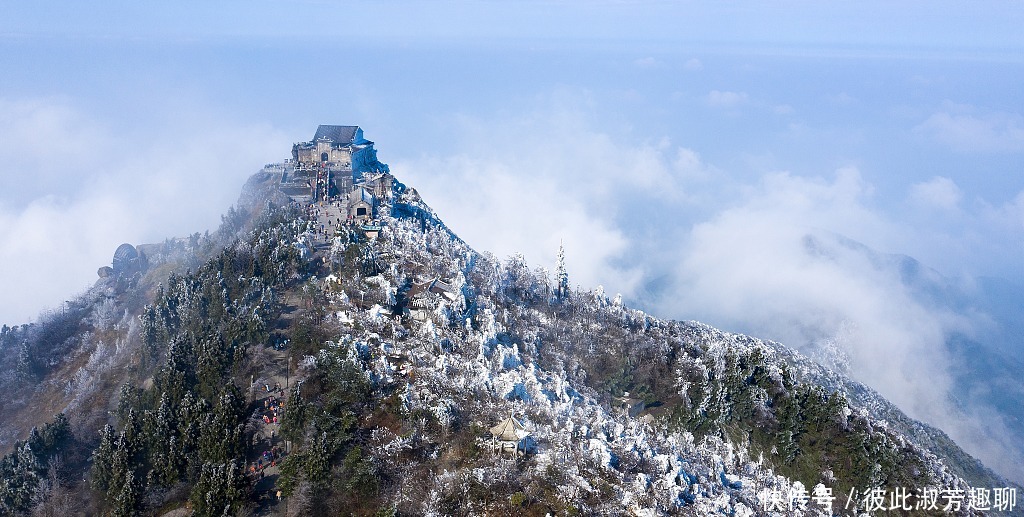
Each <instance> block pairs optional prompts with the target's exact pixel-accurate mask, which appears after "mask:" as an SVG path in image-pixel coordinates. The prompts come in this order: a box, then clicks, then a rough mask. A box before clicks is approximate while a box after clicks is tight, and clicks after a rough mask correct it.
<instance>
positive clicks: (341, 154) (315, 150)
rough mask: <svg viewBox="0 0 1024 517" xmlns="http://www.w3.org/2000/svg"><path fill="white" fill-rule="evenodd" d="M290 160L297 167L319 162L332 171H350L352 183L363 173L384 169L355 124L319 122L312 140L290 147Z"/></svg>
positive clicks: (369, 143)
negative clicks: (334, 124) (341, 124)
mask: <svg viewBox="0 0 1024 517" xmlns="http://www.w3.org/2000/svg"><path fill="white" fill-rule="evenodd" d="M292 159H293V160H295V163H296V165H298V166H299V167H310V166H315V165H323V166H325V167H327V168H328V169H330V170H333V171H351V173H352V176H353V178H354V179H355V180H356V182H358V181H359V179H360V178H361V176H362V175H363V174H367V173H380V172H388V166H387V165H385V164H383V163H380V162H379V161H377V151H376V150H375V149H374V148H373V142H371V141H369V140H367V139H366V138H364V137H363V130H362V129H360V128H359V126H331V125H326V124H321V125H320V126H318V127H317V128H316V133H315V134H314V135H313V139H312V140H310V141H308V142H299V143H297V144H294V145H293V146H292Z"/></svg>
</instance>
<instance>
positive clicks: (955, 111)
mask: <svg viewBox="0 0 1024 517" xmlns="http://www.w3.org/2000/svg"><path fill="white" fill-rule="evenodd" d="M914 131H916V132H918V133H921V134H924V135H927V136H929V137H931V138H933V139H935V140H936V141H938V142H940V143H942V144H945V145H947V146H949V147H950V148H952V149H954V150H957V151H961V152H974V153H994V152H1012V153H1018V152H1022V151H1024V117H1021V116H1020V115H1019V114H1016V113H1004V112H987V113H985V112H981V110H978V109H977V108H974V107H972V106H959V105H953V104H949V103H947V106H946V109H945V110H944V111H940V112H936V113H934V114H932V115H931V116H930V117H928V118H927V119H926V120H925V121H924V122H922V123H921V124H919V125H918V126H917V127H915V128H914Z"/></svg>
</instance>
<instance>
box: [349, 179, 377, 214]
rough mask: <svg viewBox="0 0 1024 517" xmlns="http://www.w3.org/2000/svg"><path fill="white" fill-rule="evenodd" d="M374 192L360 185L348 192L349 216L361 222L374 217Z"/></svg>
mask: <svg viewBox="0 0 1024 517" xmlns="http://www.w3.org/2000/svg"><path fill="white" fill-rule="evenodd" d="M373 202H374V199H373V194H371V193H370V191H368V190H366V189H365V188H362V187H358V188H356V189H355V190H353V191H352V192H349V194H348V217H349V219H353V220H355V221H359V222H365V221H369V220H371V219H373V204H374V203H373Z"/></svg>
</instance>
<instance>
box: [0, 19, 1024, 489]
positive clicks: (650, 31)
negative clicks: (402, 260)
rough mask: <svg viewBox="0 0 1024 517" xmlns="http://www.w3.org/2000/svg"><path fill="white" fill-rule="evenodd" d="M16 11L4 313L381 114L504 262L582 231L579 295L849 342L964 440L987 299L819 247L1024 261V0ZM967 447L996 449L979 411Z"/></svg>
mask: <svg viewBox="0 0 1024 517" xmlns="http://www.w3.org/2000/svg"><path fill="white" fill-rule="evenodd" d="M4 11H5V15H4V16H3V18H2V19H0V67H2V69H3V75H2V79H0V285H3V286H4V287H5V288H4V290H3V294H0V322H4V323H9V324H10V323H17V322H23V321H28V320H30V319H32V318H33V317H34V316H35V315H36V314H37V313H38V312H39V311H40V310H41V309H45V308H50V309H52V308H55V307H57V306H59V305H60V304H61V302H62V301H63V300H66V299H68V297H69V296H72V295H73V294H74V293H76V292H80V291H81V290H82V289H84V288H85V287H86V286H88V285H90V284H91V283H92V282H93V281H94V279H95V271H96V268H98V267H99V266H101V265H104V264H108V263H109V261H110V257H111V255H112V253H113V250H114V249H115V248H116V247H117V245H119V244H120V243H122V242H132V243H141V242H158V241H161V240H163V239H164V238H165V237H168V236H180V235H186V234H189V233H192V232H195V231H201V230H204V229H207V228H213V227H215V226H216V225H217V223H218V222H219V216H220V214H221V213H222V212H223V211H224V210H225V209H226V207H227V206H229V205H230V204H231V203H233V202H234V200H235V199H236V198H237V194H238V189H239V187H240V185H241V184H242V182H243V181H244V180H245V178H246V177H248V176H249V175H250V174H252V173H253V172H255V171H256V170H257V169H258V168H259V167H260V166H262V165H263V164H265V163H269V162H274V161H280V160H282V159H283V158H285V157H287V156H288V153H289V150H290V145H291V143H293V142H295V141H300V140H306V139H308V138H310V137H311V136H312V133H313V131H314V130H315V127H316V125H317V124H321V123H331V124H359V125H361V126H362V127H363V128H364V130H365V131H366V136H367V137H368V138H370V139H372V140H375V141H376V142H377V147H378V150H379V155H380V157H381V159H382V160H383V161H385V162H388V163H390V164H391V168H392V170H393V171H394V172H395V173H396V175H397V176H398V177H399V179H401V180H402V181H404V182H406V183H408V184H410V185H412V186H415V187H417V188H418V189H419V190H420V192H421V193H422V194H423V195H424V197H425V198H426V200H427V201H428V202H429V203H431V204H432V205H433V206H434V208H435V209H436V210H437V211H438V212H439V213H440V214H441V216H442V217H443V218H444V219H445V220H446V221H447V222H448V224H449V226H451V227H452V228H453V229H454V230H455V231H456V232H457V233H459V235H460V236H462V237H463V238H464V239H466V240H467V241H468V242H469V243H470V244H471V245H473V246H474V247H476V248H477V249H479V250H489V251H492V252H494V253H495V254H496V255H497V256H499V257H507V256H508V255H510V254H512V253H515V252H521V253H523V254H524V255H525V256H526V258H527V259H528V260H529V261H530V262H531V263H533V264H538V265H542V266H546V267H549V268H551V267H552V266H553V264H554V260H555V253H556V251H557V247H558V243H559V242H560V241H562V242H564V243H565V245H566V252H567V260H568V264H569V273H570V277H571V280H572V282H573V283H574V284H578V285H581V286H583V287H586V288H589V287H593V286H596V285H599V284H600V285H603V286H605V289H606V291H608V292H609V294H614V293H616V292H621V293H623V295H624V296H625V298H626V299H627V300H628V301H629V302H630V303H632V304H634V305H637V306H639V307H641V308H644V309H646V310H649V311H651V312H653V313H654V314H656V315H659V316H663V317H667V318H676V319H701V320H704V321H707V322H709V323H712V324H715V325H719V326H722V327H724V328H727V329H731V330H742V331H747V332H752V333H755V334H758V335H762V336H767V337H771V338H775V339H780V340H784V341H786V342H789V343H793V344H794V345H795V346H799V345H801V344H803V343H804V342H823V341H830V340H831V341H830V342H835V343H839V345H840V348H841V349H842V350H843V351H844V353H845V354H846V356H847V359H848V360H849V362H850V367H851V371H852V373H853V374H855V375H856V376H857V377H858V378H860V379H863V380H865V381H867V382H869V383H871V384H872V385H873V386H874V387H876V388H878V389H879V390H880V391H881V392H882V393H883V394H884V395H886V396H887V397H889V398H891V399H892V400H894V401H896V402H897V403H898V404H900V405H901V407H903V408H904V409H906V410H908V411H909V412H910V413H911V414H912V415H914V416H918V417H919V418H924V419H926V420H929V421H933V422H939V423H940V424H943V425H947V426H948V425H954V424H955V422H948V421H944V420H942V418H943V417H942V415H944V414H950V411H949V408H948V407H947V401H945V400H944V397H945V395H946V394H948V391H949V389H951V388H949V386H948V384H949V383H950V381H949V378H950V376H949V375H943V374H944V373H946V374H948V372H949V370H950V369H951V368H952V365H951V364H950V363H949V357H947V356H946V355H945V353H944V352H943V349H942V346H941V344H942V342H943V340H944V339H945V338H946V337H947V336H948V335H950V333H953V332H963V333H968V334H970V333H979V332H982V331H983V330H984V327H985V325H986V321H987V320H986V318H985V315H984V314H959V313H950V312H949V311H946V310H944V309H943V310H938V309H936V308H934V307H930V306H928V305H927V304H925V303H924V302H922V301H921V300H919V299H917V298H915V297H914V296H913V293H910V292H908V291H907V290H906V288H905V286H903V285H902V284H900V282H899V279H898V278H895V277H893V276H892V274H891V273H892V272H891V271H888V270H881V269H878V268H877V267H875V265H872V263H871V261H870V260H867V259H866V258H865V257H864V256H861V255H857V254H855V253H849V252H848V250H847V251H844V249H845V248H842V247H841V246H840V247H838V248H835V249H833V250H832V252H833V255H831V257H832V259H833V260H831V261H822V260H818V259H816V258H814V257H810V258H809V256H808V254H807V242H808V240H807V239H808V236H814V237H813V238H814V239H824V240H822V241H821V242H830V241H828V237H827V236H829V235H842V236H845V237H847V238H850V239H854V240H856V241H858V242H861V243H864V244H865V245H867V246H869V247H870V248H872V249H874V250H876V251H877V252H880V253H894V254H907V255H910V256H913V257H915V258H917V259H919V260H921V261H922V262H923V263H924V264H926V265H927V266H930V267H931V268H934V269H935V271H936V273H937V274H941V275H943V276H944V277H946V278H947V279H949V282H951V283H953V284H955V285H958V286H961V287H963V288H964V289H966V290H968V291H969V290H970V289H971V288H972V285H974V284H975V283H976V282H977V278H978V277H980V276H995V277H1001V278H1004V279H1008V280H1010V281H1019V279H1021V278H1024V267H1022V265H1024V87H1022V86H1024V84H1022V83H1024V31H1021V30H1020V27H1022V26H1024V7H1022V6H1021V4H1020V3H1019V2H1009V1H1004V2H971V3H968V2H899V3H897V2H857V3H830V4H822V3H820V2H809V1H787V2H772V3H764V2H713V3H712V2H700V3H698V2H667V1H666V2H660V1H604V2H574V1H536V2H517V3H509V2H483V1H466V2H444V3H427V2H412V1H409V2H389V3H386V4H374V3H365V2H364V3H336V2H317V1H309V2H285V1H273V2H271V1H249V2H177V3H164V4H159V5H142V4H138V3H137V2H100V3H98V5H97V4H95V3H94V4H89V5H87V4H81V3H77V2H47V3H44V4H33V3H24V2H17V3H16V2H5V4H4ZM815 242H818V241H815ZM826 247H827V246H826ZM837 257H838V258H837ZM881 356H884V357H886V360H885V361H884V363H885V364H886V365H888V366H891V367H886V368H881V367H879V366H878V364H879V361H878V358H879V357H881ZM936 372H938V373H936ZM922 378H927V379H929V382H920V381H919V380H918V379H922ZM947 420H948V419H947ZM967 420H970V419H967ZM974 421H975V422H976V423H978V422H981V420H980V418H977V419H975V420H974ZM979 425H980V423H979ZM986 425H988V424H986ZM997 427H998V426H997ZM947 430H949V428H948V427H947ZM950 432H951V434H953V435H954V436H957V437H960V438H958V439H961V440H964V441H968V440H969V441H971V443H972V444H973V448H972V451H980V452H978V454H982V455H985V456H986V460H988V459H989V458H997V457H998V456H999V455H1000V454H999V451H998V447H997V446H993V445H992V444H991V443H989V444H987V445H986V442H985V440H986V439H988V438H985V437H984V436H982V434H979V433H980V431H978V429H977V426H975V427H970V426H965V427H963V428H960V429H953V430H952V431H950ZM989 438H991V436H990V437H989ZM986 451H987V452H986ZM1019 475H1020V477H1022V478H1024V474H1019Z"/></svg>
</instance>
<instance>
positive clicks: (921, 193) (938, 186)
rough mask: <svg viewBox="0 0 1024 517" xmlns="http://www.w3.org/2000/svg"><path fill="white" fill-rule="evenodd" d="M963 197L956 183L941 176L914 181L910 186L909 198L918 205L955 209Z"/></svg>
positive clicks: (947, 209)
mask: <svg viewBox="0 0 1024 517" xmlns="http://www.w3.org/2000/svg"><path fill="white" fill-rule="evenodd" d="M961 198H963V192H961V191H960V187H958V186H957V185H956V183H955V182H954V181H953V180H951V179H949V178H945V177H942V176H936V177H934V178H932V179H930V180H928V181H925V182H922V183H916V184H914V185H911V187H910V199H911V200H912V201H913V202H915V203H918V204H920V205H923V206H926V207H932V208H938V209H941V210H946V211H952V210H956V209H957V208H958V207H959V205H960V200H961Z"/></svg>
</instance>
